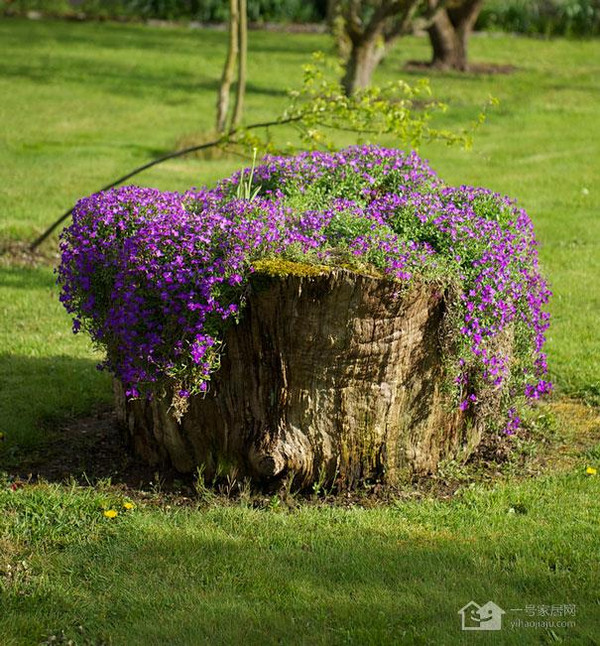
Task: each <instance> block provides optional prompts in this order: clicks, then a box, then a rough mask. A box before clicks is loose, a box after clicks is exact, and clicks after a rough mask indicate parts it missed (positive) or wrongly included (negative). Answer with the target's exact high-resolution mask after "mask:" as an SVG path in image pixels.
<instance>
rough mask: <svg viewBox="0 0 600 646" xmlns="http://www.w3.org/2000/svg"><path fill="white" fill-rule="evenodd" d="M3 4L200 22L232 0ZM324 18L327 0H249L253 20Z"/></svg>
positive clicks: (18, 9) (220, 16) (223, 17)
mask: <svg viewBox="0 0 600 646" xmlns="http://www.w3.org/2000/svg"><path fill="white" fill-rule="evenodd" d="M2 4H4V6H3V7H2V6H1V5H2ZM0 8H3V9H4V11H5V12H7V13H13V14H14V13H25V12H27V11H39V12H41V13H43V14H46V15H52V16H70V15H73V14H78V15H81V14H83V15H85V16H87V17H90V18H107V17H112V18H153V19H160V20H195V21H199V22H226V21H227V19H228V16H229V2H228V0H5V1H4V3H0ZM323 18H324V3H323V2H318V1H317V0H312V1H310V2H305V1H303V0H248V19H249V20H251V21H253V22H311V21H313V22H314V21H318V20H322V19H323Z"/></svg>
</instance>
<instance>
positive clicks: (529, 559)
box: [7, 509, 596, 645]
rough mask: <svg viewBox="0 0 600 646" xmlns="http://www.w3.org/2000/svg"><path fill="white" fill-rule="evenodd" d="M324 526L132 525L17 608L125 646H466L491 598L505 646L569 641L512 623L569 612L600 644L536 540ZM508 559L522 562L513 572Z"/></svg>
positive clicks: (156, 520) (588, 600) (287, 522)
mask: <svg viewBox="0 0 600 646" xmlns="http://www.w3.org/2000/svg"><path fill="white" fill-rule="evenodd" d="M134 513H137V512H134ZM373 513H377V512H373ZM324 514H325V515H326V514H327V512H326V511H325V512H321V511H318V510H317V511H316V512H315V511H312V510H306V511H300V512H299V513H298V514H297V515H295V516H290V515H287V514H281V515H278V514H269V513H256V512H251V511H247V510H242V509H213V510H208V511H207V512H206V513H203V514H196V515H187V516H184V515H183V514H177V515H175V514H174V513H173V514H171V515H166V516H164V517H162V518H160V517H158V515H156V514H154V515H153V517H152V523H153V524H152V529H153V531H152V533H151V534H150V533H149V532H148V527H149V525H148V521H146V522H142V523H140V524H137V522H136V521H135V519H132V523H133V526H131V525H130V526H129V527H128V529H127V530H123V531H120V532H119V538H118V543H116V542H110V543H109V542H105V543H104V544H98V543H97V544H91V545H87V546H86V548H85V549H74V550H69V551H67V552H65V553H63V554H58V555H57V556H55V557H54V558H53V563H54V566H53V567H54V568H55V569H54V576H50V577H49V579H48V580H49V583H48V585H49V586H50V587H51V588H52V589H53V591H52V594H46V595H44V597H40V596H35V597H25V598H24V599H23V600H22V601H21V604H20V606H19V609H20V611H21V612H22V611H23V610H25V611H26V612H28V613H33V609H34V607H35V612H36V613H37V616H38V617H39V616H43V617H44V619H45V622H46V625H48V622H50V623H53V624H54V625H56V622H62V626H65V627H67V626H69V625H71V626H74V625H78V624H80V623H81V624H83V625H84V626H85V627H86V629H87V630H89V632H90V636H92V635H93V636H95V637H98V636H100V635H101V636H102V637H103V638H104V639H107V640H109V639H112V640H114V642H115V643H130V644H144V643H152V644H163V643H178V644H204V643H207V644H208V643H210V644H236V643H244V644H261V645H262V644H278V643H279V644H282V643H283V644H323V645H324V644H347V643H353V644H373V645H375V644H462V643H465V644H466V643H473V638H472V635H467V637H470V639H468V640H467V639H466V638H465V636H464V635H461V629H460V618H459V610H460V608H461V607H462V606H464V605H466V604H467V603H468V602H469V601H470V600H471V599H474V600H477V601H479V603H483V602H484V601H486V600H489V599H491V600H494V601H495V602H496V603H498V604H500V605H501V606H502V607H503V608H504V609H506V611H507V612H508V613H510V614H509V615H508V616H507V617H505V618H504V619H505V625H504V629H503V631H502V633H501V635H497V637H499V638H500V637H501V639H500V641H498V640H495V643H502V644H511V645H512V644H515V645H516V644H524V643H526V644H534V643H535V644H540V643H551V642H553V641H562V639H555V640H553V639H549V640H548V641H546V640H545V637H547V636H549V635H548V632H547V631H545V630H543V629H538V630H535V631H534V630H529V631H527V630H511V627H510V624H509V618H512V619H514V618H517V617H520V618H523V616H524V615H523V611H521V614H519V612H518V611H517V612H516V613H515V612H514V611H511V610H510V609H511V608H523V607H524V604H525V603H528V602H530V601H531V600H532V599H533V600H538V599H547V600H552V599H559V600H562V599H569V600H570V602H573V603H577V607H578V611H579V612H581V614H582V616H581V617H579V616H578V617H577V625H576V626H574V627H569V628H568V629H567V628H558V629H556V634H559V635H560V636H561V637H565V638H568V639H569V642H570V643H581V644H592V643H596V642H595V641H593V640H592V635H593V631H594V629H595V626H596V620H595V619H594V617H593V616H592V614H591V611H592V609H593V599H594V596H595V595H594V592H593V589H592V586H591V585H590V584H589V581H587V580H586V581H585V587H582V588H581V587H578V584H577V576H576V573H569V572H567V571H562V572H561V573H555V572H552V571H550V570H549V569H548V567H547V564H546V563H545V561H544V558H543V549H540V548H539V546H537V545H535V542H534V544H533V545H532V547H527V545H526V539H527V533H526V531H520V532H517V533H518V537H517V540H515V542H514V544H512V545H507V543H506V539H505V538H504V537H503V536H502V535H498V534H496V535H495V536H494V535H492V536H489V535H487V536H486V532H481V531H480V530H478V529H477V528H476V527H475V526H474V523H476V522H477V521H476V519H475V520H474V519H473V518H472V517H469V513H468V512H467V513H463V514H462V517H461V518H462V520H461V521H460V522H459V529H458V531H456V530H454V531H452V530H448V529H447V528H445V527H444V526H445V525H446V522H445V521H444V516H443V513H435V510H434V511H433V512H432V511H431V509H425V510H424V511H423V517H424V518H427V517H428V516H429V520H430V521H431V522H432V523H434V522H435V521H436V520H437V521H441V525H442V527H441V530H442V531H436V530H435V529H433V528H430V529H427V530H422V531H419V530H418V528H416V527H415V525H414V524H411V523H408V524H407V523H406V522H405V521H404V520H403V519H402V517H401V515H399V516H398V518H396V519H394V518H393V517H392V515H391V514H387V515H386V516H384V517H382V518H381V526H380V527H378V526H377V521H376V520H375V521H374V520H373V519H371V518H370V517H369V516H368V515H366V514H365V515H364V516H362V517H361V516H360V514H356V513H354V512H353V511H347V512H337V513H335V514H330V515H329V517H328V518H327V516H326V517H325V518H324V517H323V515H324ZM529 531H530V530H529ZM548 534H549V530H545V531H544V530H543V529H542V531H541V535H542V537H543V538H545V539H547V538H548ZM499 554H504V555H505V556H507V557H510V562H511V567H510V568H509V569H507V566H506V559H504V560H503V559H502V558H500V557H499ZM580 567H581V566H580ZM578 569H579V568H578ZM65 572H67V573H68V575H65V574H64V573H65ZM580 572H581V574H583V571H582V570H580ZM74 573H77V574H80V575H81V576H73V574H74ZM67 577H68V578H67ZM584 578H585V579H589V577H588V576H585V577H584ZM74 595H75V597H76V598H77V601H78V603H77V607H74V605H73V603H72V600H73V598H74ZM34 604H35V605H34ZM11 605H12V606H13V607H12V608H7V611H9V610H10V612H13V613H14V612H15V610H14V607H15V602H13V603H12V604H11ZM28 607H29V610H27V608H28ZM584 609H585V610H587V611H588V612H587V613H584ZM150 616H152V617H153V618H154V620H153V621H148V620H147V618H148V617H150ZM38 622H39V620H38ZM38 626H39V624H38ZM38 629H39V628H38ZM494 636H496V635H494ZM549 637H551V635H550V636H549ZM463 638H464V639H463ZM571 640H573V641H571ZM479 641H480V642H481V643H483V642H482V641H481V640H479ZM90 643H91V642H90ZM111 643H112V642H111ZM485 643H492V642H490V641H489V640H485Z"/></svg>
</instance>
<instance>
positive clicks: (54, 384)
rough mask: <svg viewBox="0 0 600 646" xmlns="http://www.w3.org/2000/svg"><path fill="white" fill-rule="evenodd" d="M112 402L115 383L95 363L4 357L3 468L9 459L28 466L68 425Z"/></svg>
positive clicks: (0, 374) (0, 390)
mask: <svg viewBox="0 0 600 646" xmlns="http://www.w3.org/2000/svg"><path fill="white" fill-rule="evenodd" d="M110 401H111V389H110V378H109V376H108V375H107V374H104V373H100V372H99V371H98V370H97V369H96V362H95V361H94V360H93V359H80V358H73V357H69V356H52V357H24V356H19V355H14V354H2V355H0V424H1V428H0V430H1V431H2V432H3V434H4V441H3V442H2V444H1V445H0V464H1V463H2V461H3V457H4V458H6V457H7V454H10V455H12V456H13V458H14V457H15V456H17V455H18V456H19V458H20V459H22V460H25V459H27V457H28V454H29V453H36V452H39V451H40V450H43V447H44V446H45V445H46V443H47V442H48V441H51V440H52V439H54V438H55V437H56V434H57V433H58V431H59V430H60V428H61V425H62V424H63V423H64V422H65V420H69V419H70V420H72V419H74V418H77V417H80V416H83V415H89V414H90V412H92V411H94V409H98V408H102V407H106V406H107V405H108V404H109V403H110ZM11 461H13V462H14V460H11Z"/></svg>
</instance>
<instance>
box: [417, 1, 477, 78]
mask: <svg viewBox="0 0 600 646" xmlns="http://www.w3.org/2000/svg"><path fill="white" fill-rule="evenodd" d="M483 2H484V0H449V2H448V3H447V5H446V7H445V8H443V9H441V10H440V11H437V13H436V14H435V17H434V19H433V20H432V22H431V24H430V25H429V27H428V28H427V33H428V34H429V40H430V42H431V47H432V49H433V56H432V60H431V65H432V66H433V67H438V68H441V69H454V70H461V71H464V70H466V69H467V42H468V39H469V36H470V35H471V32H472V31H473V27H474V26H475V22H476V20H477V17H478V16H479V13H480V11H481V8H482V6H483ZM428 5H429V9H430V10H432V11H433V10H435V9H436V8H437V7H438V6H439V5H440V0H428Z"/></svg>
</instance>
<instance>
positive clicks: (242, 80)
mask: <svg viewBox="0 0 600 646" xmlns="http://www.w3.org/2000/svg"><path fill="white" fill-rule="evenodd" d="M238 9H239V22H238V44H239V61H238V80H237V87H236V90H235V106H234V108H233V116H232V117H231V124H230V126H229V129H230V130H233V129H234V128H235V127H236V126H238V125H239V124H240V122H241V120H242V113H243V111H244V95H245V94H246V67H247V60H248V10H247V3H246V0H238Z"/></svg>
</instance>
